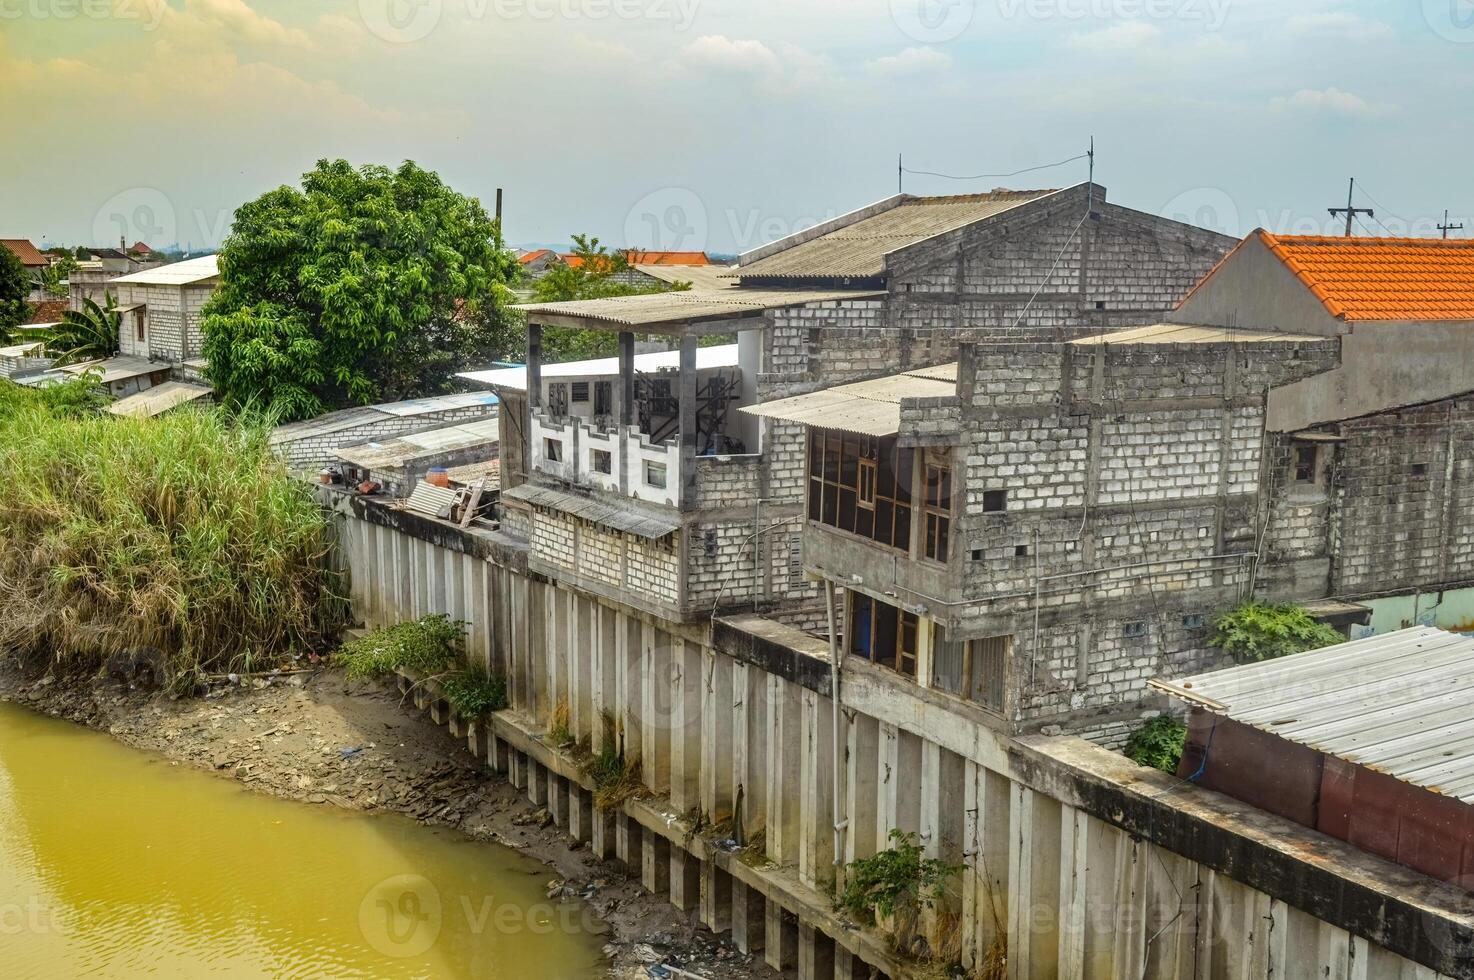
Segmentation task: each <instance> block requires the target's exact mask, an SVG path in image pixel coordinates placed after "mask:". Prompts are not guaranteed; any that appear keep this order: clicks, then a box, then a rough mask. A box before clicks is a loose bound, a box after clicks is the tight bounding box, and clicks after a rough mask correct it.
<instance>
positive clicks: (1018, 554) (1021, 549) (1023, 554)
mask: <svg viewBox="0 0 1474 980" xmlns="http://www.w3.org/2000/svg"><path fill="white" fill-rule="evenodd" d="M1013 556H1014V557H1015V558H1027V557H1029V546H1028V545H1026V544H1016V545H1014V546H1013Z"/></svg>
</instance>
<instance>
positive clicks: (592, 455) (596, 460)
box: [589, 449, 614, 476]
mask: <svg viewBox="0 0 1474 980" xmlns="http://www.w3.org/2000/svg"><path fill="white" fill-rule="evenodd" d="M601 462H602V464H603V465H602V466H601V465H600V463H601ZM589 469H591V470H593V471H594V472H595V473H602V474H603V475H604V476H609V475H610V474H612V473H613V472H614V454H613V453H611V452H610V451H609V450H607V449H590V450H589Z"/></svg>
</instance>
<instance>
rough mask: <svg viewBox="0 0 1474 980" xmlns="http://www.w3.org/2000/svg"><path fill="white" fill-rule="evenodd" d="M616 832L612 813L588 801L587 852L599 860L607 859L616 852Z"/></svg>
mask: <svg viewBox="0 0 1474 980" xmlns="http://www.w3.org/2000/svg"><path fill="white" fill-rule="evenodd" d="M617 837H618V832H617V831H616V830H615V820H614V813H613V811H610V810H600V809H599V808H598V807H597V806H594V805H593V801H592V800H590V803H589V853H590V854H592V855H593V856H594V857H596V858H598V859H599V860H600V861H607V860H609V859H610V858H612V857H614V856H615V854H616V853H617V852H618V850H619V848H618V842H617Z"/></svg>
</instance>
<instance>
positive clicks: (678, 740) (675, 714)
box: [656, 637, 702, 813]
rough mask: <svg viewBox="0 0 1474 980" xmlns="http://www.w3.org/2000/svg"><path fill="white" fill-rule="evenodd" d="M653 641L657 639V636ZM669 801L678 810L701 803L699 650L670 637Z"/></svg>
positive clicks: (682, 810) (684, 810)
mask: <svg viewBox="0 0 1474 980" xmlns="http://www.w3.org/2000/svg"><path fill="white" fill-rule="evenodd" d="M656 642H657V643H659V642H660V639H659V637H657V639H656ZM670 644H671V656H672V659H673V661H674V666H673V669H672V674H671V678H672V685H671V688H672V705H671V707H672V709H673V710H672V712H671V731H670V756H671V762H670V802H671V806H673V807H675V809H676V811H677V812H679V813H684V812H686V811H687V810H690V809H692V808H693V807H697V806H700V805H701V796H700V791H701V783H700V776H701V771H700V770H701V687H702V685H701V651H700V648H699V647H697V646H696V645H695V644H692V643H687V642H686V641H684V640H680V639H671V640H670Z"/></svg>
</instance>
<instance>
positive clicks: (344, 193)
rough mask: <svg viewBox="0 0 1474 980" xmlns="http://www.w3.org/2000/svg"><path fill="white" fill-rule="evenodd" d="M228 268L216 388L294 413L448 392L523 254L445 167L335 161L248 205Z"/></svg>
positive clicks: (210, 321) (211, 309)
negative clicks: (447, 179) (454, 185)
mask: <svg viewBox="0 0 1474 980" xmlns="http://www.w3.org/2000/svg"><path fill="white" fill-rule="evenodd" d="M220 269H221V277H220V287H219V288H218V289H217V290H216V292H215V295H214V296H213V297H212V298H211V300H210V302H209V304H208V305H207V306H206V308H205V311H204V331H205V343H204V354H205V357H206V358H207V359H208V361H209V368H208V374H209V377H210V380H211V382H212V383H213V384H214V385H215V389H216V393H217V395H218V396H219V397H220V399H221V401H222V402H224V403H225V404H226V405H228V406H232V407H239V406H242V405H245V404H247V403H250V402H256V403H261V404H266V405H271V406H273V408H274V409H275V410H277V411H279V412H280V413H281V415H282V417H283V418H287V419H295V418H305V417H308V416H311V415H315V414H318V413H320V412H322V411H325V410H327V409H329V408H334V407H339V406H342V405H347V404H351V403H355V402H359V403H369V402H373V401H384V400H392V399H396V398H403V397H411V396H414V395H419V394H427V393H433V392H435V391H441V390H445V388H446V387H447V386H448V385H450V384H451V382H452V378H453V374H454V371H455V370H456V369H459V368H460V367H461V366H463V365H464V364H466V363H467V361H465V360H463V358H467V357H469V356H472V355H474V354H476V353H477V351H478V348H479V346H480V345H481V343H482V339H483V338H482V336H481V334H482V331H481V329H480V326H479V325H480V324H481V323H482V322H484V320H485V319H486V317H485V315H484V314H483V307H484V306H490V307H492V308H495V307H497V306H498V305H505V295H504V291H502V290H499V289H498V288H497V287H498V286H499V285H505V284H507V283H508V282H510V281H511V280H512V279H513V277H514V276H515V275H516V271H517V263H516V259H515V258H514V257H513V255H512V253H511V252H510V251H508V250H507V249H506V248H505V246H504V245H503V242H502V237H501V229H500V227H499V226H498V225H497V223H496V222H495V221H493V220H492V219H491V218H490V217H489V216H488V215H487V213H486V210H485V209H484V208H483V207H482V206H481V204H480V203H479V202H478V201H476V200H475V199H473V198H468V197H465V196H463V195H461V194H458V193H456V192H455V191H454V190H452V189H450V188H449V187H447V186H445V184H444V183H442V182H441V180H440V178H439V177H438V176H437V175H436V174H434V173H432V172H430V171H427V170H422V169H421V168H419V167H418V166H416V165H415V164H414V163H413V162H406V163H404V164H403V165H401V166H400V167H399V168H398V169H397V170H390V169H389V168H387V167H380V166H365V167H359V168H355V167H353V166H352V165H351V164H349V163H348V162H347V161H344V160H336V161H332V162H329V161H326V160H323V161H319V162H318V164H317V167H316V168H315V169H314V170H313V171H312V172H310V173H308V174H306V175H304V177H303V179H302V187H301V188H300V189H298V188H295V187H286V186H283V187H280V188H277V189H276V190H273V191H269V192H268V193H266V194H263V195H262V196H261V197H259V198H257V199H256V200H254V201H251V202H249V203H247V204H245V205H242V206H241V208H240V209H239V210H237V211H236V214H235V224H234V228H233V231H232V232H231V235H230V237H229V238H228V239H226V241H225V245H224V248H222V249H221V252H220Z"/></svg>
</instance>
